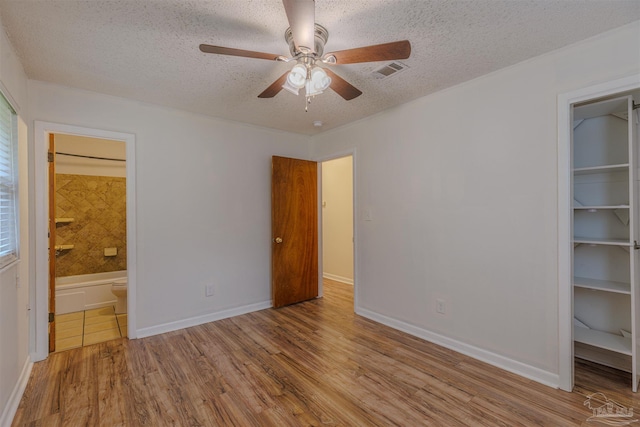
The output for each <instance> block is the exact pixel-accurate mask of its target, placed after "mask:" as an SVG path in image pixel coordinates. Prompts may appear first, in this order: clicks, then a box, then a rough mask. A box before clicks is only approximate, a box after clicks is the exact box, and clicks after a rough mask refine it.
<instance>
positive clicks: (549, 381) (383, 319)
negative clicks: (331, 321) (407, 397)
mask: <svg viewBox="0 0 640 427" xmlns="http://www.w3.org/2000/svg"><path fill="white" fill-rule="evenodd" d="M356 313H357V314H358V315H360V316H363V317H366V318H367V319H371V320H373V321H375V322H378V323H381V324H383V325H386V326H389V327H391V328H393V329H397V330H399V331H402V332H406V333H407V334H410V335H413V336H415V337H418V338H422V339H423V340H426V341H429V342H431V343H434V344H437V345H440V346H442V347H445V348H448V349H450V350H453V351H456V352H458V353H461V354H464V355H465V356H469V357H472V358H474V359H477V360H480V361H482V362H485V363H488V364H489V365H493V366H496V367H498V368H500V369H504V370H505V371H508V372H511V373H514V374H516V375H520V376H522V377H525V378H528V379H530V380H533V381H536V382H539V383H541V384H544V385H547V386H549V387H553V388H558V375H557V374H555V373H553V372H549V371H545V370H542V369H540V368H536V367H535V366H531V365H527V364H525V363H522V362H519V361H517V360H514V359H510V358H508V357H505V356H502V355H500V354H497V353H493V352H491V351H487V350H485V349H482V348H479V347H476V346H473V345H469V344H466V343H464V342H462V341H458V340H454V339H452V338H448V337H446V336H444V335H440V334H438V333H435V332H432V331H429V330H427V329H423V328H420V327H417V326H414V325H411V324H408V323H405V322H403V321H401V320H397V319H393V318H391V317H387V316H385V315H382V314H379V313H376V312H373V311H370V310H367V309H364V308H360V309H358V311H357V312H356Z"/></svg>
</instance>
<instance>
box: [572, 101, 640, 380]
mask: <svg viewBox="0 0 640 427" xmlns="http://www.w3.org/2000/svg"><path fill="white" fill-rule="evenodd" d="M573 112H574V123H575V124H576V125H575V126H574V130H573V165H574V169H573V195H572V197H573V204H574V208H573V235H574V238H573V243H574V245H573V246H574V249H573V270H574V279H573V286H574V316H575V317H576V319H580V320H581V321H582V323H584V324H586V325H588V328H584V327H581V326H574V330H573V339H574V342H576V343H580V346H578V345H576V346H575V355H576V357H583V358H586V359H589V360H593V361H595V362H598V363H603V364H608V365H609V366H616V363H618V362H619V361H620V360H623V361H626V363H628V366H624V367H623V369H625V370H628V371H629V372H631V373H632V378H633V380H632V388H633V391H634V392H636V391H637V389H638V378H639V374H640V369H639V366H640V364H639V363H638V360H639V354H638V352H637V351H636V348H637V346H638V342H637V338H636V337H637V335H638V333H639V332H640V327H639V325H638V318H640V316H638V315H637V312H638V294H639V293H640V292H639V291H638V282H639V281H638V280H637V277H636V276H637V274H638V262H637V259H638V256H637V251H636V250H635V247H636V244H635V242H636V241H638V237H637V228H638V227H637V224H636V223H637V212H636V194H637V193H636V189H637V184H636V174H637V173H636V169H635V168H636V152H635V144H636V142H635V136H634V130H635V125H634V124H632V123H630V122H629V121H628V120H624V119H622V118H620V115H619V114H617V113H621V112H627V114H628V117H632V101H631V97H629V96H625V97H621V98H616V99H610V100H606V101H600V102H593V103H590V104H586V105H582V106H580V107H575V108H574V110H573ZM614 114H616V115H614ZM622 330H624V331H629V332H630V334H627V336H623V334H622V332H621V331H622ZM625 334H626V332H625ZM584 345H586V347H585V346H584ZM594 353H597V354H598V355H599V356H598V357H599V358H600V359H599V360H595V359H592V358H590V355H592V354H594ZM608 355H610V360H611V362H610V363H609V361H608V360H607V356H608ZM621 355H623V356H621ZM629 356H630V357H629ZM621 358H622V359H621ZM625 358H626V359H625Z"/></svg>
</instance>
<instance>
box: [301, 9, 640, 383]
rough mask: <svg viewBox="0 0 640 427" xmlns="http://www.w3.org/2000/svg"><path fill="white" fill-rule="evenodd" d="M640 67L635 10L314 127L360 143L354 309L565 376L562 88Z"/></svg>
mask: <svg viewBox="0 0 640 427" xmlns="http://www.w3.org/2000/svg"><path fill="white" fill-rule="evenodd" d="M637 73H640V22H636V23H634V24H631V25H628V26H625V27H622V28H620V29H617V30H614V31H611V32H608V33H605V34H602V35H600V36H598V37H595V38H593V39H590V40H587V41H584V42H582V43H579V44H576V45H573V46H569V47H567V48H564V49H562V50H560V51H557V52H553V53H551V54H547V55H544V56H541V57H538V58H534V59H532V60H529V61H526V62H523V63H521V64H517V65H515V66H512V67H509V68H507V69H504V70H501V71H498V72H495V73H493V74H490V75H487V76H484V77H481V78H478V79H476V80H473V81H470V82H467V83H465V84H461V85H459V86H456V87H453V88H450V89H448V90H445V91H442V92H439V93H436V94H433V95H431V96H428V97H425V98H421V99H418V100H416V101H414V102H411V103H408V104H405V105H402V106H400V107H398V108H395V109H392V110H389V111H387V112H384V113H381V114H378V115H376V116H374V117H370V118H367V119H364V120H361V121H359V122H357V123H354V124H351V125H347V126H345V127H342V128H340V129H336V130H333V131H330V132H326V133H322V134H320V135H317V136H315V137H313V140H312V152H313V158H326V157H327V156H330V155H331V154H332V153H340V152H344V151H346V150H349V149H353V148H354V147H356V148H355V149H356V150H357V152H358V156H357V158H356V162H357V164H356V171H357V175H356V176H355V180H356V183H357V185H356V188H357V189H358V193H357V194H356V206H357V208H358V209H357V217H356V229H357V233H356V235H357V236H358V237H357V238H358V240H357V242H356V258H357V259H358V265H357V268H358V270H357V271H356V276H357V277H358V287H357V288H356V292H358V298H357V301H358V306H357V307H356V311H357V312H358V313H361V314H364V315H367V316H369V317H372V318H374V319H377V320H379V321H382V322H385V323H388V324H391V325H394V326H396V327H399V328H402V329H405V330H407V331H410V332H412V333H414V334H416V335H420V336H423V337H426V338H428V339H431V340H434V341H437V342H440V343H442V344H444V345H447V346H449V347H452V348H456V349H458V350H460V351H463V352H465V353H468V354H472V355H475V356H476V357H479V358H481V359H484V360H487V361H489V362H491V363H494V364H496V365H500V366H503V367H505V368H507V369H509V370H512V371H515V372H518V373H520V374H522V375H526V376H528V377H531V378H534V379H536V380H538V381H542V382H545V383H548V384H552V385H554V384H558V327H559V324H558V279H557V268H558V262H557V254H558V252H557V242H558V229H557V221H558V218H557V216H558V207H557V188H558V181H557V174H556V170H557V169H556V164H557V142H558V141H557V134H556V133H557V108H556V105H557V96H558V94H559V93H562V92H568V91H571V90H574V89H576V88H581V87H584V86H588V85H592V84H594V83H597V82H603V81H608V80H613V79H616V78H620V77H622V76H629V75H634V74H637ZM365 211H369V212H370V213H371V215H372V218H373V220H372V221H363V218H362V216H363V215H362V214H363V213H364V212H365ZM436 299H443V300H444V301H445V306H446V312H445V314H444V315H443V314H438V313H436V302H435V301H436Z"/></svg>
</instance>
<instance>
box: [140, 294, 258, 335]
mask: <svg viewBox="0 0 640 427" xmlns="http://www.w3.org/2000/svg"><path fill="white" fill-rule="evenodd" d="M265 308H271V301H264V302H258V303H255V304H249V305H243V306H242V307H236V308H231V309H228V310H222V311H218V312H216V313H210V314H205V315H203V316H196V317H190V318H188V319H183V320H177V321H175V322H169V323H163V324H161V325H156V326H150V327H148V328H142V329H138V330H137V333H138V335H137V337H138V338H144V337H150V336H152V335H158V334H164V333H166V332H172V331H177V330H179V329H184V328H190V327H191V326H198V325H202V324H203V323H209V322H215V321H216V320H221V319H226V318H228V317H233V316H239V315H241V314H247V313H251V312H254V311H258V310H264V309H265Z"/></svg>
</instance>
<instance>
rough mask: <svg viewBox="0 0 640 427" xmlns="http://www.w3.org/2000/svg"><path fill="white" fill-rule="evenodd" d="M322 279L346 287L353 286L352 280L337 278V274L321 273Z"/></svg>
mask: <svg viewBox="0 0 640 427" xmlns="http://www.w3.org/2000/svg"><path fill="white" fill-rule="evenodd" d="M322 277H323V278H325V279H329V280H335V281H336V282H342V283H346V284H347V285H353V279H349V278H348V277H342V276H338V275H337V274H331V273H322Z"/></svg>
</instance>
